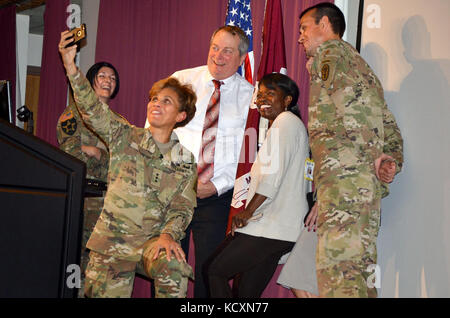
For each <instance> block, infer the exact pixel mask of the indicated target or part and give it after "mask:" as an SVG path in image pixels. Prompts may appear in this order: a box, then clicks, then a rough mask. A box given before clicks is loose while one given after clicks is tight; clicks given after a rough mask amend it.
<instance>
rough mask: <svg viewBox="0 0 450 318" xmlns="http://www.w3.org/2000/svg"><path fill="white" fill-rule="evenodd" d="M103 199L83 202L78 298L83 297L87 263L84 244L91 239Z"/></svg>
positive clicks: (86, 250)
mask: <svg viewBox="0 0 450 318" xmlns="http://www.w3.org/2000/svg"><path fill="white" fill-rule="evenodd" d="M103 201H104V198H103V197H99V198H86V199H85V200H84V210H83V213H84V217H83V234H82V235H83V236H82V239H81V258H80V271H81V280H80V289H79V291H78V298H83V297H84V281H85V273H84V272H85V271H86V267H87V264H88V262H89V249H88V248H86V244H87V242H88V240H89V238H90V237H91V234H92V231H93V230H94V227H95V224H96V223H97V220H98V218H99V216H100V213H101V212H102V208H103Z"/></svg>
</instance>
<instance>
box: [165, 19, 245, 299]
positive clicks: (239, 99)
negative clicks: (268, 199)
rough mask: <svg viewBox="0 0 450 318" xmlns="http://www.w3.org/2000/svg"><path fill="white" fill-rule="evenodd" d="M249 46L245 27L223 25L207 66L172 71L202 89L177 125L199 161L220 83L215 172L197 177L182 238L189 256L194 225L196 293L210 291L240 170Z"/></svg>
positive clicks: (215, 36)
mask: <svg viewBox="0 0 450 318" xmlns="http://www.w3.org/2000/svg"><path fill="white" fill-rule="evenodd" d="M248 46H249V40H248V38H247V36H246V35H245V33H244V32H243V31H242V30H241V29H240V28H238V27H234V26H223V27H220V28H219V29H217V30H216V31H215V32H214V33H213V35H212V37H211V43H210V48H209V53H208V62H207V65H204V66H200V67H196V68H191V69H186V70H181V71H178V72H175V73H174V74H173V75H172V76H174V77H176V78H178V79H179V80H180V81H181V82H182V83H183V84H191V85H192V88H193V90H194V91H195V93H196V94H197V104H196V107H197V111H196V113H195V117H194V118H193V119H192V120H191V122H190V123H189V124H188V125H186V126H185V127H181V128H178V129H175V132H176V134H177V135H178V138H179V140H180V143H181V144H182V145H183V146H184V147H186V148H187V149H188V150H189V151H191V152H192V153H193V154H194V156H195V157H196V160H197V162H198V160H199V154H200V151H201V149H202V134H203V127H204V122H205V114H206V110H207V107H208V103H209V102H210V98H211V95H212V94H213V92H214V90H215V85H214V83H213V80H216V81H220V82H221V85H220V106H219V118H218V125H217V135H216V137H215V153H214V164H213V175H212V178H211V179H210V180H209V181H205V180H203V181H200V179H199V181H198V184H197V208H196V209H195V211H194V216H193V219H192V222H191V225H190V227H189V228H188V229H187V230H186V238H185V239H184V240H183V241H182V246H183V250H184V252H185V254H186V255H187V254H188V248H189V232H190V231H189V229H192V233H193V238H194V246H195V287H194V296H195V297H196V298H205V297H208V296H209V295H208V294H209V292H208V287H207V282H206V281H205V280H204V277H205V278H206V275H203V270H204V265H205V262H206V261H207V260H208V258H209V257H210V256H211V254H212V253H213V252H214V251H215V249H216V247H217V246H218V245H219V244H220V243H221V242H222V240H223V239H224V238H225V234H226V233H225V232H226V227H227V222H228V214H229V210H230V204H231V197H232V195H233V186H234V181H235V177H236V170H237V165H238V162H239V155H240V151H241V145H242V141H243V137H244V131H245V125H246V122H247V115H248V110H249V106H250V102H251V99H252V95H253V86H252V85H251V84H250V83H248V82H247V81H246V80H245V79H244V78H243V77H242V76H240V75H239V74H237V73H236V72H237V70H238V68H239V66H240V65H241V64H242V63H243V62H244V59H245V56H246V54H247V50H248Z"/></svg>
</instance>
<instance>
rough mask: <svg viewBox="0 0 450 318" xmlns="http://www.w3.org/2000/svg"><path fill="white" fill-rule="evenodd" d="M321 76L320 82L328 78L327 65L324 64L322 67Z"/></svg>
mask: <svg viewBox="0 0 450 318" xmlns="http://www.w3.org/2000/svg"><path fill="white" fill-rule="evenodd" d="M321 73H322V74H321V75H322V81H324V82H325V81H326V80H328V76H330V66H329V65H328V64H325V65H324V66H322V71H321Z"/></svg>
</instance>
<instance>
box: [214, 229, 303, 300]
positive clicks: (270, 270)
mask: <svg viewBox="0 0 450 318" xmlns="http://www.w3.org/2000/svg"><path fill="white" fill-rule="evenodd" d="M294 244H295V243H294V242H288V241H281V240H275V239H269V238H265V237H257V236H252V235H247V234H243V233H238V232H236V233H235V234H234V236H231V235H228V236H227V238H226V239H225V240H224V242H223V243H222V244H221V245H220V246H219V247H218V248H217V250H216V251H215V253H214V255H212V260H211V261H210V262H209V266H208V269H207V273H208V280H209V287H210V294H211V297H213V298H231V297H238V298H259V297H261V294H262V293H263V291H264V289H265V288H266V286H267V284H268V283H269V281H270V279H271V278H272V276H273V274H274V273H275V270H276V268H277V266H278V261H279V260H280V258H281V256H283V255H284V254H286V253H288V252H290V251H291V250H292V248H293V247H294ZM237 274H239V280H238V284H237V288H236V287H235V293H237V294H236V295H233V293H232V291H231V288H230V285H229V280H230V279H231V278H233V277H235V276H236V275H237Z"/></svg>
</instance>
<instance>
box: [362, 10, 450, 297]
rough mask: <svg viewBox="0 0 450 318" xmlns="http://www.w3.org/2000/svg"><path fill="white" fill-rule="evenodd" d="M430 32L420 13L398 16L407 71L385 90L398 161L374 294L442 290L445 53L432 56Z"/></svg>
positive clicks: (447, 176) (377, 52) (449, 117)
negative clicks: (396, 130)
mask: <svg viewBox="0 0 450 318" xmlns="http://www.w3.org/2000/svg"><path fill="white" fill-rule="evenodd" d="M444 29H445V28H444ZM430 36H431V35H430V33H429V32H428V29H427V25H426V23H425V20H424V19H423V17H421V16H418V15H417V16H413V17H411V18H409V19H408V20H406V22H405V23H404V25H403V28H402V32H401V37H402V38H401V41H402V43H403V47H404V51H403V56H404V58H405V61H406V62H407V63H408V64H410V65H411V67H412V70H411V72H410V73H409V74H408V75H407V76H406V77H405V78H404V79H403V81H402V83H401V86H400V89H399V91H398V92H386V93H385V97H386V101H387V103H388V105H389V109H390V110H391V111H392V113H393V114H394V116H395V118H396V120H397V123H398V125H399V127H400V130H401V132H402V136H403V139H404V157H405V163H404V167H403V171H402V172H401V173H400V174H399V175H397V176H396V179H395V181H394V183H393V184H392V185H391V194H390V195H389V196H388V197H387V198H385V199H384V200H383V201H382V222H381V224H382V226H381V230H380V235H379V239H378V255H379V257H378V262H379V264H380V267H381V291H380V290H379V294H380V296H381V297H450V277H449V272H448V268H449V264H450V239H449V238H450V234H448V233H449V232H450V199H448V198H446V197H448V196H449V194H450V167H449V166H450V165H449V163H448V162H449V159H448V158H449V156H450V129H449V126H450V85H449V78H450V60H437V59H432V55H431V38H430ZM433 36H439V34H433ZM446 36H447V35H446V34H444V30H443V31H442V35H441V39H444V38H446ZM364 50H365V52H366V56H367V61H368V63H369V64H370V65H371V66H372V67H373V69H374V71H375V73H376V74H377V75H379V77H380V80H381V81H382V82H384V83H386V82H387V81H385V80H386V79H387V76H388V72H392V70H388V69H387V59H388V55H387V53H386V51H385V50H384V49H383V48H382V47H380V46H379V45H378V44H376V43H369V44H367V46H366V47H365V48H364Z"/></svg>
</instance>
